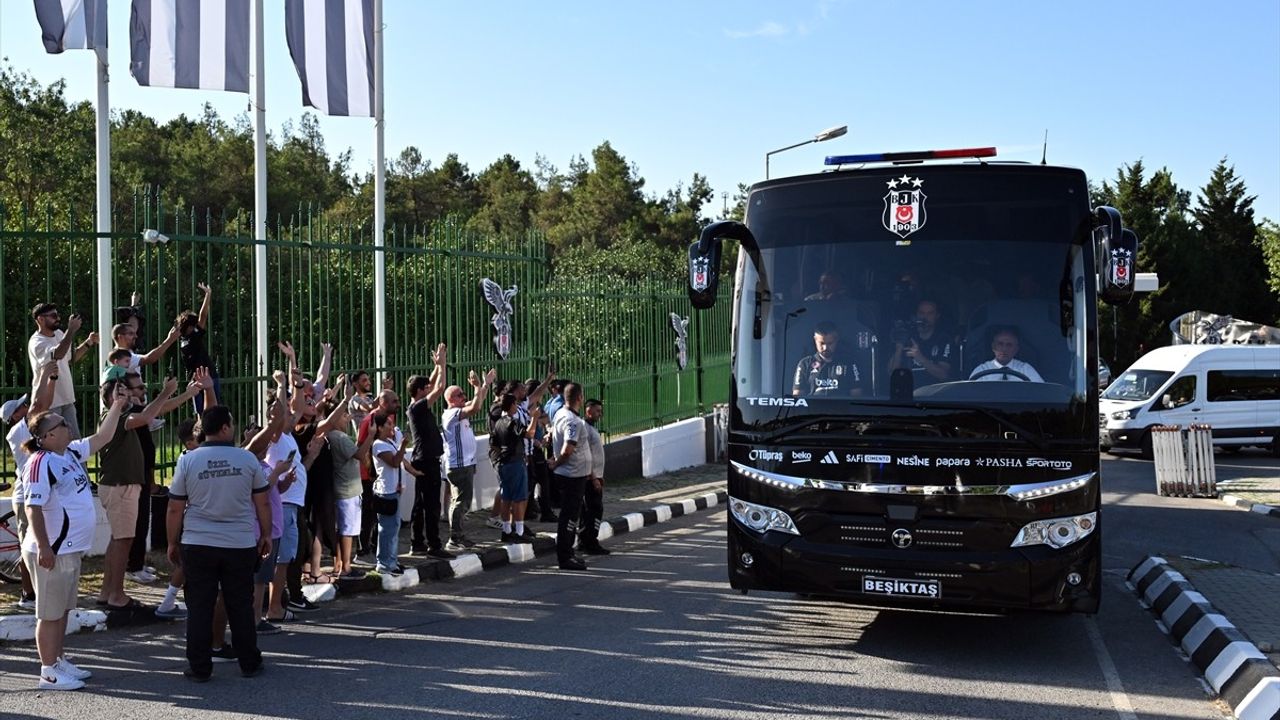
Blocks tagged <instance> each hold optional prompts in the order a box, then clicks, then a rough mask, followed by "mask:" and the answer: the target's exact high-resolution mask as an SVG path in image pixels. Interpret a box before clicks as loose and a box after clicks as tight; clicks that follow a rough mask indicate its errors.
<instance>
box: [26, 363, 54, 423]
mask: <svg viewBox="0 0 1280 720" xmlns="http://www.w3.org/2000/svg"><path fill="white" fill-rule="evenodd" d="M57 386H58V363H56V362H54V361H52V360H50V361H49V362H46V363H43V364H41V365H40V370H39V371H37V372H36V382H35V387H36V393H35V395H34V396H32V398H31V409H30V410H28V411H27V414H28V415H35V414H36V413H38V412H44V411H45V410H48V409H49V408H51V407H53V391H54V388H56V387H57Z"/></svg>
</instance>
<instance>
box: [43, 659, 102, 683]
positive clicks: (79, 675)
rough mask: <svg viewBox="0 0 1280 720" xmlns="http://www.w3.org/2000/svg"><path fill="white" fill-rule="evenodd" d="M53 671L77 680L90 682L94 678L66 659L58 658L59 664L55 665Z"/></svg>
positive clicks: (91, 674)
mask: <svg viewBox="0 0 1280 720" xmlns="http://www.w3.org/2000/svg"><path fill="white" fill-rule="evenodd" d="M53 669H54V670H57V671H58V672H60V673H62V674H63V675H67V676H69V677H72V678H74V679H76V680H88V679H89V678H91V677H93V673H91V672H89V671H88V670H85V669H84V668H81V667H78V666H77V665H76V664H75V663H73V662H71V661H70V660H68V659H67V658H66V657H60V658H58V662H56V663H54V664H53Z"/></svg>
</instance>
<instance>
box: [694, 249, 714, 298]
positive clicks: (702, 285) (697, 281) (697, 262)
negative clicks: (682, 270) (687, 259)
mask: <svg viewBox="0 0 1280 720" xmlns="http://www.w3.org/2000/svg"><path fill="white" fill-rule="evenodd" d="M710 271H711V258H709V257H699V258H695V259H694V261H693V263H692V265H691V266H690V268H689V287H691V288H693V289H694V290H696V291H698V292H702V291H703V290H706V289H707V284H708V282H709V281H708V280H707V275H708V274H709V273H710Z"/></svg>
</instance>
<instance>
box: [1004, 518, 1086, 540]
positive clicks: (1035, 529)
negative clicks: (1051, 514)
mask: <svg viewBox="0 0 1280 720" xmlns="http://www.w3.org/2000/svg"><path fill="white" fill-rule="evenodd" d="M1097 526H1098V513H1096V512H1091V513H1085V514H1084V515H1076V516H1074V517H1065V518H1052V519H1049V520H1036V521H1035V522H1031V523H1027V524H1026V526H1024V527H1023V528H1022V529H1021V530H1019V531H1018V536H1017V537H1015V538H1014V539H1013V544H1012V545H1010V546H1009V547H1027V546H1028V545H1048V546H1049V547H1052V548H1064V547H1066V546H1068V545H1070V544H1071V543H1074V542H1077V541H1079V540H1082V539H1084V538H1085V537H1088V536H1089V535H1090V534H1091V533H1092V532H1093V530H1094V528H1096V527H1097Z"/></svg>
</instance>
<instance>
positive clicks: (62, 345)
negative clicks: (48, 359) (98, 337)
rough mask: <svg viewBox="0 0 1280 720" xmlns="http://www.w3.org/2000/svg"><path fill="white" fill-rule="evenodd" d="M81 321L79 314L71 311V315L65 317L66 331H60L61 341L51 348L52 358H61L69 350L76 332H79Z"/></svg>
mask: <svg viewBox="0 0 1280 720" xmlns="http://www.w3.org/2000/svg"><path fill="white" fill-rule="evenodd" d="M81 322H83V321H82V320H81V319H80V316H79V315H77V314H75V313H72V314H71V317H69V318H67V329H66V332H64V333H62V341H61V342H59V343H58V344H57V346H55V347H54V348H53V359H54V360H61V359H62V358H64V357H66V356H67V353H68V352H70V351H71V343H73V342H75V339H76V333H78V332H80V324H81Z"/></svg>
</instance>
